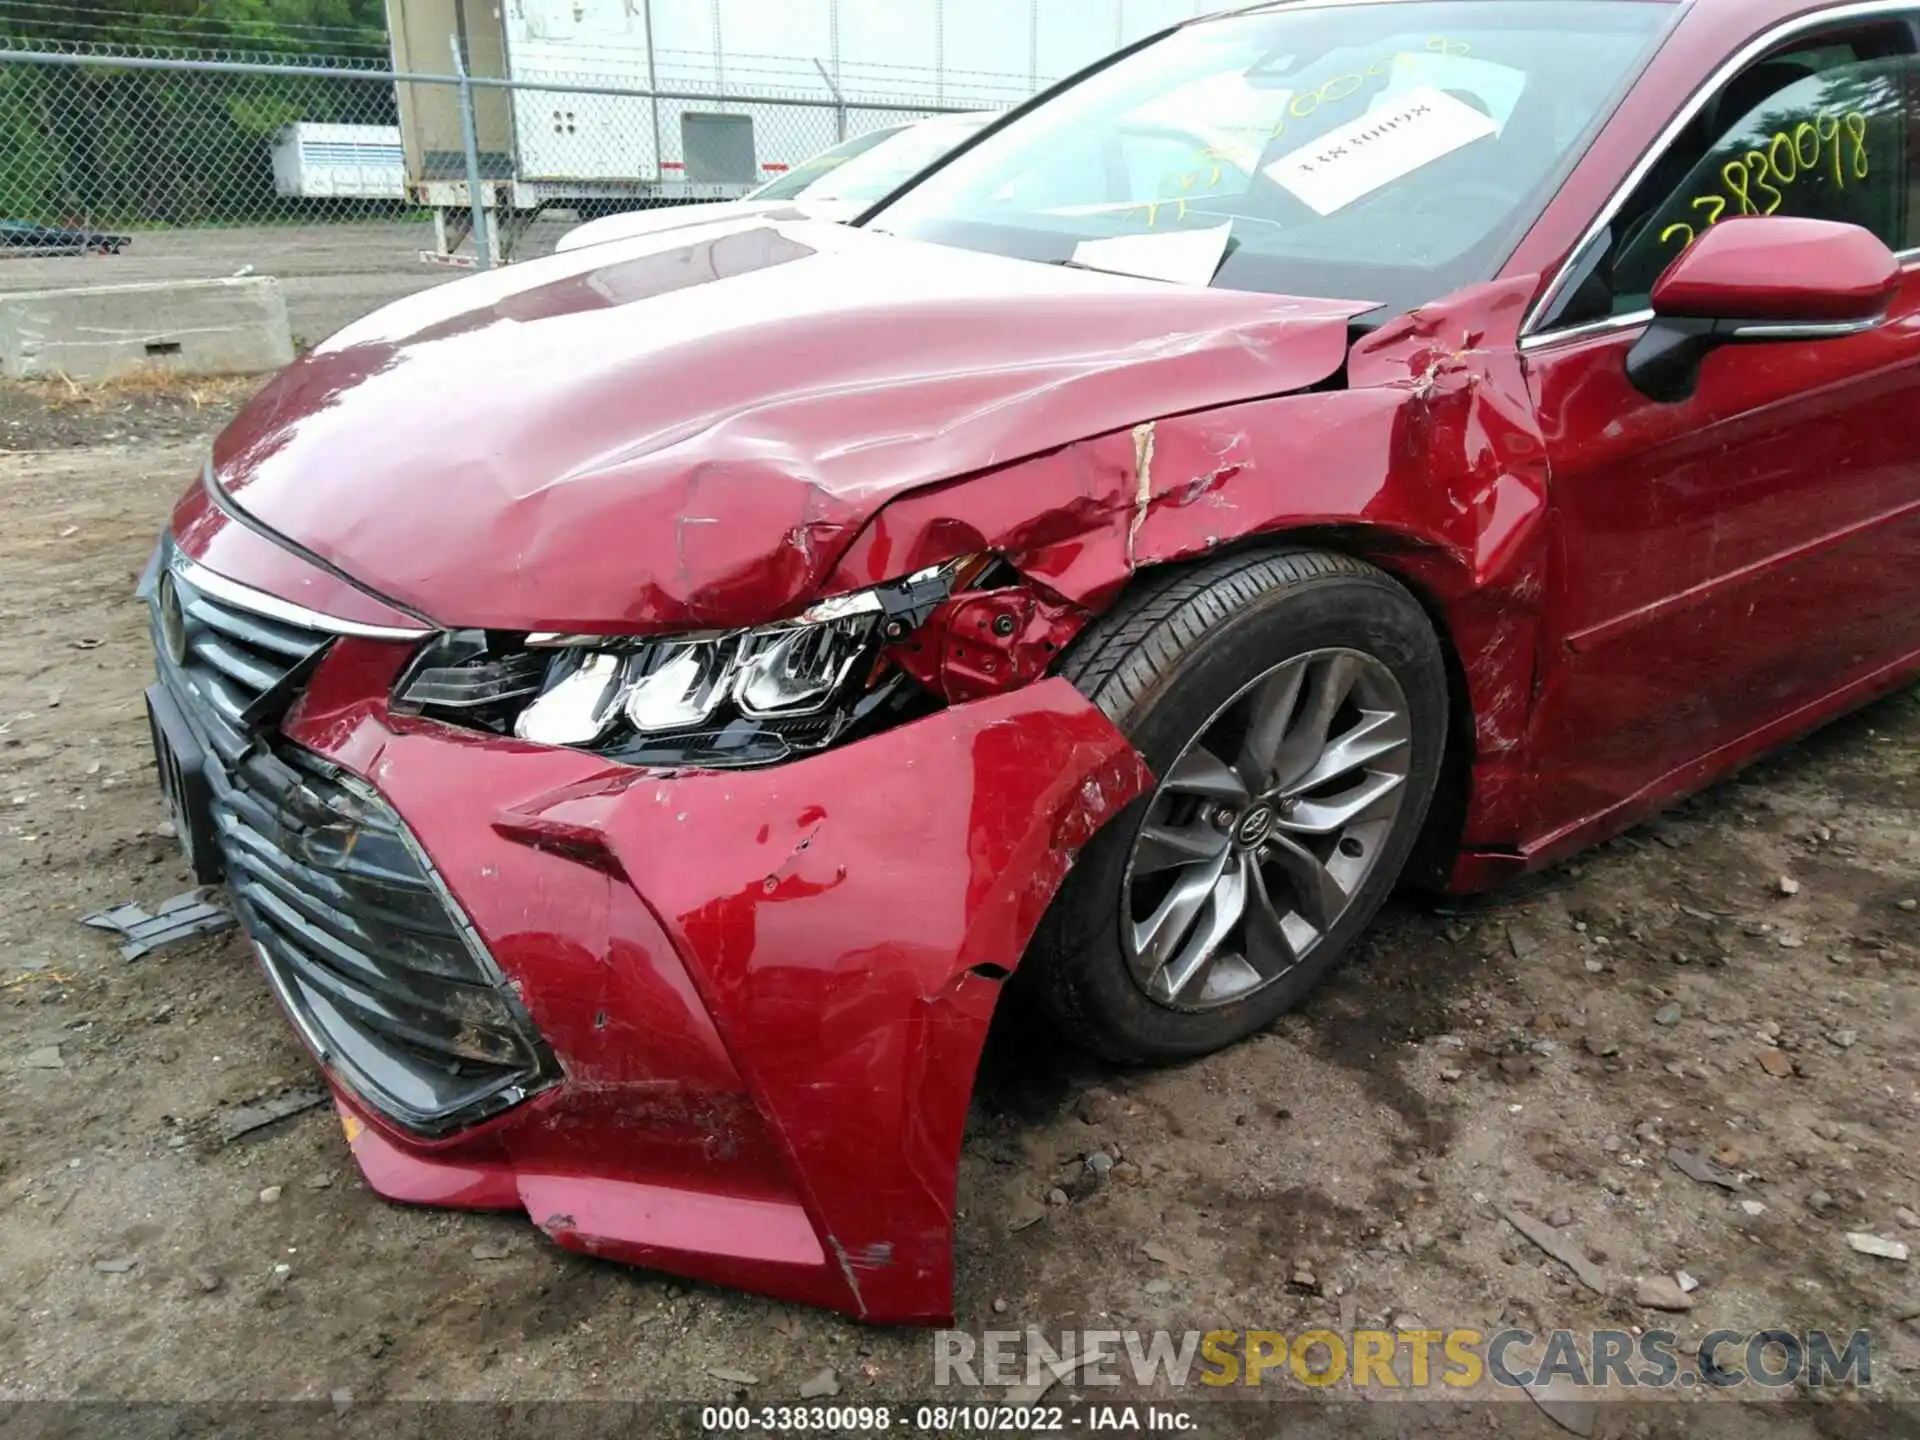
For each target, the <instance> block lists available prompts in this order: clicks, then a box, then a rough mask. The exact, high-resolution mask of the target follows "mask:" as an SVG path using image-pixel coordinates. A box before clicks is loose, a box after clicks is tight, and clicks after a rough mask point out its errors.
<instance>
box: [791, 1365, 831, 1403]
mask: <svg viewBox="0 0 1920 1440" xmlns="http://www.w3.org/2000/svg"><path fill="white" fill-rule="evenodd" d="M839 1393H840V1376H839V1375H838V1373H836V1372H835V1370H834V1368H833V1367H832V1366H831V1365H829V1366H828V1367H827V1368H826V1369H824V1370H822V1371H821V1372H820V1373H819V1374H817V1375H815V1376H813V1377H812V1378H811V1379H809V1380H803V1381H801V1382H800V1398H801V1399H802V1400H826V1399H830V1398H832V1397H833V1396H835V1395H838V1394H839Z"/></svg>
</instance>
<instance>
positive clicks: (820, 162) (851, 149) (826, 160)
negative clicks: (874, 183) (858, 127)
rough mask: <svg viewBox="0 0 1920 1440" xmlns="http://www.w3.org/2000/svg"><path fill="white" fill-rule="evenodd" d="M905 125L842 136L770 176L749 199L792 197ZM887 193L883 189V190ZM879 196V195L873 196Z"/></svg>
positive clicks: (889, 137)
mask: <svg viewBox="0 0 1920 1440" xmlns="http://www.w3.org/2000/svg"><path fill="white" fill-rule="evenodd" d="M906 129H907V127H906V126H905V125H889V126H887V127H886V128H885V129H884V130H869V131H868V132H867V133H866V134H864V135H856V136H854V137H853V139H851V140H842V141H841V142H840V143H839V144H838V145H836V146H834V147H833V148H832V149H831V150H822V151H821V152H820V153H819V154H818V155H816V156H814V157H813V158H812V159H811V160H802V161H801V162H800V163H799V164H798V165H796V166H794V167H793V169H791V170H789V171H788V172H787V173H786V174H784V175H782V176H781V177H780V178H779V179H778V180H769V181H768V182H767V183H766V184H764V185H762V186H761V187H760V188H759V189H758V190H755V191H752V192H751V193H750V194H748V195H747V197H746V198H747V199H749V200H791V199H793V198H794V197H795V196H796V195H798V194H799V193H800V192H801V191H802V190H804V189H806V188H807V187H808V186H809V185H812V184H815V183H817V182H818V181H819V180H820V179H821V177H822V176H824V175H826V174H827V173H828V172H829V171H833V170H837V169H839V168H840V167H841V166H842V165H844V164H846V163H847V162H848V161H849V160H851V159H853V158H854V157H855V156H856V155H864V154H866V153H867V151H869V150H871V149H873V148H874V147H875V146H876V145H880V144H882V143H884V142H885V141H887V140H890V139H892V138H893V137H894V136H896V135H899V134H901V133H902V132H903V131H905V130H906ZM882 193H884V192H882ZM874 198H875V199H878V198H879V197H878V196H875V197H874Z"/></svg>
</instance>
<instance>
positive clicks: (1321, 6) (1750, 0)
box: [1184, 0, 1848, 43]
mask: <svg viewBox="0 0 1920 1440" xmlns="http://www.w3.org/2000/svg"><path fill="white" fill-rule="evenodd" d="M1419 3H1422V0H1264V3H1261V4H1256V5H1238V6H1233V7H1231V8H1225V9H1221V10H1216V11H1213V12H1212V13H1210V14H1207V15H1201V16H1197V17H1196V18H1194V19H1193V20H1189V21H1186V22H1184V23H1186V24H1189V25H1202V24H1205V23H1206V22H1207V21H1209V20H1219V19H1222V18H1224V17H1226V16H1230V15H1257V14H1261V13H1263V12H1270V11H1277V10H1331V9H1338V8H1345V7H1349V6H1361V5H1368V6H1372V5H1410V4H1419ZM1452 3H1455V4H1462V5H1485V6H1487V7H1489V8H1491V7H1493V6H1495V5H1501V4H1507V3H1510V0H1452ZM1616 3H1620V4H1640V5H1664V6H1667V7H1669V8H1671V9H1676V10H1683V11H1685V12H1686V23H1687V25H1688V28H1689V29H1691V30H1693V31H1695V32H1696V33H1697V32H1699V31H1702V30H1706V31H1710V32H1714V33H1724V34H1725V36H1726V37H1727V39H1728V41H1729V42H1730V43H1732V42H1736V41H1739V40H1743V39H1745V38H1746V37H1748V36H1750V35H1757V34H1759V33H1761V32H1762V31H1765V30H1770V29H1772V28H1773V27H1774V26H1775V25H1778V24H1779V23H1780V22H1781V21H1783V20H1791V19H1794V18H1797V17H1799V16H1803V15H1804V16H1816V15H1818V14H1819V13H1820V12H1822V11H1825V10H1839V9H1842V8H1844V6H1845V5H1846V4H1847V3H1848V0H1616Z"/></svg>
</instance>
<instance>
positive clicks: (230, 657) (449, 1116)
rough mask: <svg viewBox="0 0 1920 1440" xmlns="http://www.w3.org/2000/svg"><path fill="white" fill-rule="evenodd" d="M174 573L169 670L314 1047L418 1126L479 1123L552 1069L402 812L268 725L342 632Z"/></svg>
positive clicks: (162, 633)
mask: <svg viewBox="0 0 1920 1440" xmlns="http://www.w3.org/2000/svg"><path fill="white" fill-rule="evenodd" d="M168 573H169V574H170V577H171V584H172V586H173V588H174V593H175V596H176V597H177V599H178V602H179V606H180V612H181V614H182V615H184V616H185V618H186V622H187V623H186V627H185V629H186V636H185V645H184V647H182V645H181V643H180V637H179V635H178V634H177V632H176V634H175V635H174V637H173V642H174V643H173V645H172V646H171V651H172V653H170V647H169V644H168V639H169V636H168V633H167V631H168V625H169V622H168V621H167V619H166V618H165V607H166V603H167V601H166V586H165V585H164V584H163V585H161V586H159V587H157V588H156V590H155V593H154V600H153V608H154V631H155V638H156V642H157V648H158V652H159V670H160V679H161V682H162V684H163V686H164V687H165V689H166V691H167V692H168V694H169V695H170V696H171V697H172V698H173V700H174V701H175V702H176V703H177V704H178V706H179V708H180V709H181V710H182V711H183V712H184V713H185V718H186V720H187V722H188V724H189V725H190V727H191V728H192V729H193V730H194V731H195V732H196V733H197V735H198V737H199V738H200V740H201V741H202V743H203V748H204V750H205V752H206V762H205V763H206V778H207V782H208V786H209V788H210V790H211V794H212V803H211V808H212V814H213V826H214V832H215V833H214V838H215V840H216V842H217V845H218V849H219V853H220V857H221V859H222V860H223V862H224V866H225V871H226V878H227V882H228V884H229V886H230V887H231V890H232V893H233V896H234V900H235V906H236V909H237V910H238V912H239V915H240V918H241V921H242V922H243V923H244V924H245V926H246V928H247V932H248V934H249V935H250V936H251V937H252V939H253V941H254V943H255V945H256V946H257V947H258V949H259V952H260V956H261V959H262V961H263V962H264V964H265V966H266V969H267V971H268V973H269V975H270V976H271V977H272V979H273V981H274V984H275V986H276V987H277V988H278V990H279V992H280V995H281V998H282V999H283V1000H284V1001H285V1002H286V1004H287V1006H288V1008H289V1009H290V1010H291V1011H292V1012H293V1014H294V1017H295V1020H296V1022H297V1023H298V1024H299V1025H300V1027H301V1029H302V1031H303V1032H304V1033H305V1035H306V1037H307V1040H308V1042H309V1043H310V1044H311V1045H312V1046H313V1047H314V1049H315V1050H316V1051H318V1052H319V1053H320V1055H321V1058H322V1059H323V1060H324V1061H326V1063H327V1064H328V1065H329V1066H331V1067H332V1068H333V1069H334V1070H335V1071H336V1073H338V1074H339V1076H340V1077H341V1078H342V1079H343V1080H344V1081H345V1082H346V1084H347V1085H348V1086H349V1087H350V1088H352V1089H353V1090H354V1091H355V1092H356V1093H357V1094H359V1095H360V1096H361V1097H362V1098H363V1099H365V1100H366V1101H367V1102H368V1103H369V1104H371V1105H373V1106H375V1107H376V1108H378V1109H379V1110H381V1111H382V1112H383V1113H385V1114H387V1115H389V1116H391V1117H392V1118H393V1119H394V1120H396V1121H398V1122H399V1123H400V1124H402V1125H404V1126H406V1127H407V1128H409V1129H411V1130H414V1131H416V1132H419V1133H421V1134H428V1135H434V1134H443V1133H445V1132H447V1131H449V1130H452V1129H455V1128H458V1127H460V1126H463V1125H467V1124H471V1123H473V1122H474V1121H475V1120H478V1119H480V1118H483V1117H484V1116H486V1115H489V1114H492V1113H494V1112H496V1111H498V1110H501V1109H504V1108H506V1107H507V1106H509V1105H512V1104H515V1103H517V1102H518V1101H520V1100H521V1099H523V1098H525V1097H526V1095H528V1094H529V1093H531V1092H532V1091H533V1090H535V1089H538V1088H540V1087H542V1086H543V1085H545V1084H546V1083H548V1082H549V1081H550V1080H552V1079H553V1078H555V1076H556V1075H557V1070H556V1067H555V1065H554V1062H553V1058H552V1055H551V1053H550V1052H549V1051H548V1050H547V1048H546V1046H545V1045H544V1044H543V1043H542V1042H541V1040H540V1038H539V1035H538V1033H537V1032H536V1031H535V1030H534V1028H533V1025H532V1022H531V1021H530V1020H529V1018H528V1017H527V1015H526V1012H525V1010H524V1009H523V1008H522V1007H521V1005H520V1003H519V1001H518V999H517V997H515V995H514V994H513V992H512V991H511V989H509V988H508V987H507V985H506V983H505V981H504V978H503V977H502V976H501V974H500V972H499V970H498V968H497V967H496V966H495V965H494V963H493V960H492V958H491V957H490V956H489V955H488V954H487V952H486V950H485V948H484V947H483V946H482V945H481V943H480V940H479V937H478V936H477V935H476V934H475V933H474V932H473V929H472V927H471V926H470V925H469V924H468V922H467V921H466V918H465V917H464V916H463V915H461V914H460V913H459V911H458V910H457V908H456V907H455V906H454V905H453V902H452V900H451V897H449V896H448V895H447V893H446V891H445V889H444V887H443V886H442V885H441V884H440V882H439V880H438V878H437V877H436V876H435V875H434V874H433V871H432V869H431V866H430V865H429V863H428V861H427V860H426V857H425V856H424V854H423V853H422V852H421V850H420V848H419V846H418V845H417V843H416V842H415V841H414V839H413V837H412V836H411V835H410V834H409V832H408V831H407V829H406V827H405V825H404V824H403V823H402V822H401V820H400V817H399V816H398V815H397V814H395V813H394V811H393V810H392V809H391V807H389V806H388V805H387V804H386V802H385V801H384V800H383V799H382V798H381V797H380V796H379V795H378V793H376V792H375V791H374V790H373V789H372V788H371V787H369V786H367V785H366V784H365V783H364V782H362V781H360V780H359V779H358V778H357V777H354V776H351V775H348V774H347V773H345V772H343V771H342V770H340V769H339V768H338V767H337V766H334V765H332V764H330V763H328V762H327V761H325V760H323V759H321V758H320V757H318V756H316V755H313V754H311V753H310V752H307V751H305V750H302V749H300V748H298V747H297V746H294V745H292V744H290V743H288V742H287V741H285V740H284V739H281V738H278V737H277V736H276V735H275V734H274V733H273V732H274V730H275V729H276V728H277V721H278V716H279V714H280V713H281V712H282V711H283V710H284V709H285V707H286V705H287V704H288V703H290V701H291V699H292V698H293V694H294V693H297V691H298V688H299V685H300V684H301V683H302V682H303V677H304V674H305V672H306V670H307V669H309V668H310V667H311V664H312V663H313V661H314V660H316V659H317V657H318V655H319V654H320V653H321V651H322V650H323V649H324V647H325V646H326V644H327V643H328V641H329V640H330V639H331V638H332V637H331V636H329V635H328V634H327V633H326V632H325V631H323V630H302V629H301V628H300V627H298V626H294V625H290V624H287V623H286V622H284V621H280V620H270V619H268V618H266V617H263V616H260V615H257V614H255V613H252V612H250V611H248V610H246V609H244V608H242V607H240V606H238V605H236V604H234V603H233V602H232V601H231V600H230V599H223V600H221V601H218V602H216V601H214V600H212V599H210V598H209V597H208V596H207V595H206V594H205V593H204V592H201V591H198V590H196V589H194V588H193V587H192V586H191V584H190V583H189V578H188V576H189V575H190V574H191V573H192V572H190V571H189V572H187V574H182V573H181V572H180V571H179V570H178V569H175V570H173V571H171V572H168ZM183 648H184V651H185V663H184V664H182V663H176V661H175V660H174V658H173V655H174V654H178V653H180V652H181V650H182V649H183ZM282 692H290V693H282Z"/></svg>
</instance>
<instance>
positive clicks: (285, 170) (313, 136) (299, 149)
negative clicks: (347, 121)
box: [273, 121, 407, 200]
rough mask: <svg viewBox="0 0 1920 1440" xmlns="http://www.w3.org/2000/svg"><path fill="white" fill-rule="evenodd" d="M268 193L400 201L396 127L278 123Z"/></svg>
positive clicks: (403, 192)
mask: <svg viewBox="0 0 1920 1440" xmlns="http://www.w3.org/2000/svg"><path fill="white" fill-rule="evenodd" d="M273 188H274V193H276V194H279V195H285V196H287V197H289V198H291V199H304V200H343V199H349V200H405V199H406V198H407V166H406V159H405V157H404V155H403V154H402V152H401V147H400V127H399V126H397V125H318V124H314V123H313V122H311V121H301V122H297V123H295V124H292V125H282V126H281V127H280V129H279V130H278V131H277V132H276V133H275V135H274V137H273Z"/></svg>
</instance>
